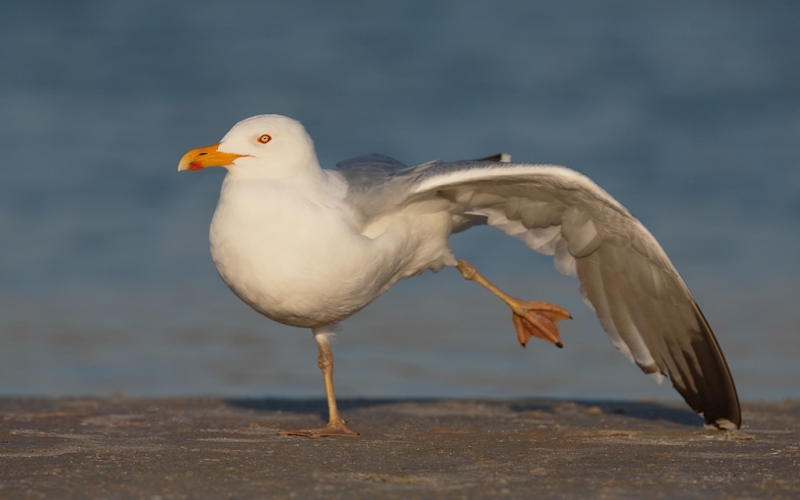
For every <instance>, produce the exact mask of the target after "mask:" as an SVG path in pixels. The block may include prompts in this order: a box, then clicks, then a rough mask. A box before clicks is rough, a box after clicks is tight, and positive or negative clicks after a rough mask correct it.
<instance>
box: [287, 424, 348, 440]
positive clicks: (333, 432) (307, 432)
mask: <svg viewBox="0 0 800 500" xmlns="http://www.w3.org/2000/svg"><path fill="white" fill-rule="evenodd" d="M278 434H279V435H281V436H300V437H307V438H311V439H316V438H321V437H358V433H357V432H355V431H351V430H350V429H348V428H347V425H345V424H344V423H342V424H336V425H331V424H328V425H326V426H325V427H320V428H319V429H298V430H296V431H280V432H279V433H278Z"/></svg>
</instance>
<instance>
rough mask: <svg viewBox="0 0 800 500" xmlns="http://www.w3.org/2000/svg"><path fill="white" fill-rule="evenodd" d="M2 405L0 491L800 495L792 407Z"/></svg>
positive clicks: (178, 495)
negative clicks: (339, 416)
mask: <svg viewBox="0 0 800 500" xmlns="http://www.w3.org/2000/svg"><path fill="white" fill-rule="evenodd" d="M341 406H342V409H343V410H344V411H343V414H344V416H345V418H346V419H348V421H349V422H350V425H351V427H352V428H353V429H354V430H357V431H360V432H361V436H360V437H358V438H323V439H308V438H298V437H285V436H280V435H278V431H279V430H280V429H290V428H298V427H309V426H317V425H320V424H322V423H323V419H322V417H323V415H324V414H325V406H324V401H323V400H321V399H320V400H314V401H296V400H276V399H266V400H255V399H254V400H227V401H226V400H220V399H211V398H208V399H156V400H144V399H127V398H123V397H119V398H104V399H9V398H6V399H0V498H3V499H14V498H24V499H29V498H31V499H35V498H53V499H70V498H143V499H164V500H166V499H173V498H174V499H182V498H187V499H201V498H213V499H223V498H241V499H247V498H645V497H650V498H800V467H799V466H798V463H799V462H800V448H799V447H800V443H799V442H798V435H799V434H800V401H785V402H783V403H771V404H746V405H744V419H745V424H746V427H745V428H744V429H743V430H742V431H738V432H730V433H728V432H721V431H716V430H709V429H705V428H703V426H702V422H701V420H700V418H698V417H697V416H696V415H694V414H693V413H692V412H690V411H689V410H686V409H684V407H683V406H681V405H677V404H676V405H665V404H659V403H656V402H651V403H632V402H626V403H620V402H609V401H600V402H590V401H578V402H575V401H564V400H535V399H533V400H509V401H452V400H420V401H414V400H349V401H348V400H345V401H342V402H341Z"/></svg>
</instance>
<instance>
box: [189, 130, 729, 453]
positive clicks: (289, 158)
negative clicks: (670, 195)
mask: <svg viewBox="0 0 800 500" xmlns="http://www.w3.org/2000/svg"><path fill="white" fill-rule="evenodd" d="M212 166H218V167H224V168H226V169H227V174H226V175H225V179H224V181H223V184H222V189H221V192H220V197H219V202H218V204H217V208H216V211H215V212H214V216H213V219H212V221H211V228H210V238H209V239H210V243H211V256H212V259H213V262H214V265H215V266H216V268H217V271H218V272H219V275H220V276H221V277H222V279H223V281H225V283H226V284H227V285H228V287H229V288H230V289H231V290H232V291H233V293H234V294H236V295H237V296H238V297H239V298H240V299H241V300H243V301H244V302H245V303H247V304H248V305H249V306H250V307H252V308H253V309H255V310H256V311H258V312H259V313H261V314H263V315H264V316H266V317H268V318H270V319H272V320H274V321H277V322H279V323H283V324H286V325H291V326H296V327H302V328H310V329H311V331H312V333H313V335H314V337H315V339H316V342H317V347H318V351H319V356H318V364H319V367H320V369H321V370H322V374H323V378H324V381H325V391H326V394H327V401H328V411H329V418H328V423H327V425H326V426H325V427H322V428H318V429H301V430H297V431H285V432H284V434H287V435H298V436H307V437H314V438H316V437H323V436H357V435H358V433H356V432H354V431H352V430H350V429H349V428H348V426H347V424H346V422H345V421H344V419H342V417H341V415H340V414H339V411H338V409H337V406H336V396H335V394H334V389H333V354H332V352H331V348H330V342H331V338H332V336H333V335H334V332H335V331H337V329H336V325H337V324H338V323H339V322H340V321H342V320H344V319H345V318H348V317H350V316H351V315H353V314H355V313H356V312H358V311H360V310H361V309H363V308H364V307H366V306H367V305H368V304H369V303H370V302H372V301H373V300H375V298H377V297H378V296H380V295H381V294H382V293H384V292H386V291H387V290H388V289H389V288H390V287H391V286H392V285H394V284H395V283H397V282H398V281H399V280H401V279H404V278H408V277H410V276H414V275H417V274H420V273H423V272H425V271H427V270H431V271H434V272H437V271H439V270H441V269H442V268H444V267H455V268H456V269H458V271H459V272H460V273H461V274H462V276H463V277H464V278H465V279H467V280H472V281H475V282H477V283H479V284H480V285H482V286H484V287H485V288H487V289H488V290H489V291H491V292H492V293H493V294H495V295H496V296H498V297H499V298H500V299H501V300H502V301H503V302H505V303H506V304H508V306H509V307H510V308H511V311H512V321H513V325H514V327H515V329H516V332H517V339H518V340H519V342H520V344H521V345H522V346H523V347H524V346H525V345H526V344H527V342H528V340H529V339H530V338H532V337H536V338H540V339H543V340H546V341H549V342H551V343H553V344H555V345H556V346H558V347H563V344H562V342H561V337H560V334H559V329H558V327H557V325H556V324H555V323H556V322H558V321H561V320H564V319H567V318H569V317H570V314H569V312H568V311H566V310H565V309H563V308H561V307H559V306H556V305H554V304H549V303H546V302H539V301H524V300H521V299H518V298H515V297H511V296H509V295H507V294H506V293H504V292H503V291H502V290H500V289H499V288H498V287H497V286H495V285H494V284H492V283H491V282H489V281H488V280H487V279H486V278H484V277H483V276H482V275H481V274H480V273H479V272H478V271H477V270H476V269H475V268H474V267H473V266H472V265H470V264H469V263H468V262H466V261H464V260H461V259H457V258H456V257H455V256H454V254H453V251H452V250H451V249H450V248H449V246H448V238H449V237H450V235H451V234H454V233H458V232H460V231H464V230H467V229H469V228H471V227H473V226H478V225H489V226H494V227H496V228H498V229H500V230H502V231H503V232H505V233H506V234H508V235H509V236H513V237H515V238H519V239H520V240H522V241H523V242H525V244H526V245H527V246H528V247H530V248H531V249H532V250H535V251H537V252H540V253H543V254H545V255H552V256H554V263H555V267H556V269H557V270H558V271H559V272H561V273H563V274H566V275H571V276H577V277H578V279H579V280H580V292H581V294H582V296H583V298H584V300H585V302H586V303H587V304H588V305H589V307H590V308H592V309H593V310H594V311H595V312H596V314H597V317H598V318H599V320H600V323H601V324H602V326H603V328H604V330H605V331H606V333H607V334H608V336H609V338H610V340H611V342H612V343H613V344H614V346H616V347H617V349H619V350H620V351H622V353H623V354H624V355H625V356H627V357H628V358H629V359H630V360H631V361H632V362H634V363H636V364H637V365H638V366H639V368H641V370H642V371H643V372H644V373H647V374H651V375H653V376H654V377H656V378H657V379H658V381H659V382H661V380H662V378H663V377H667V378H668V379H669V380H670V381H671V382H672V385H673V387H674V388H675V389H676V390H677V391H678V393H680V394H681V396H683V398H684V399H685V400H686V402H687V404H688V405H689V406H690V407H691V408H692V409H694V410H695V411H696V412H698V413H700V414H701V415H702V416H703V417H704V418H705V421H706V423H707V424H708V425H709V426H714V427H717V428H720V429H729V430H730V429H737V428H739V426H740V425H741V411H740V406H739V398H738V395H737V393H736V387H735V385H734V382H733V378H732V376H731V373H730V370H729V369H728V366H727V363H726V361H725V357H724V355H723V354H722V350H721V349H720V347H719V344H718V343H717V340H716V338H715V337H714V333H713V332H712V330H711V327H710V326H709V324H708V322H707V321H706V319H705V317H704V316H703V313H702V312H701V311H700V308H699V307H698V306H697V303H696V302H695V300H694V298H693V297H692V294H691V292H690V291H689V289H688V288H687V287H686V284H685V283H684V282H683V280H682V279H681V277H680V275H679V274H678V272H677V270H676V269H675V267H674V266H673V265H672V263H671V262H670V260H669V258H668V257H667V255H666V253H664V250H663V249H662V248H661V246H660V245H659V244H658V242H657V241H656V240H655V238H654V237H653V236H652V235H651V234H650V232H649V231H648V230H647V229H645V227H644V226H643V225H642V224H641V223H640V222H639V221H638V220H637V219H636V218H635V217H633V216H632V215H631V213H630V212H629V211H628V210H627V209H626V208H625V207H623V206H622V205H621V204H620V203H619V202H618V201H617V200H615V199H614V198H612V197H611V195H609V194H608V193H607V192H606V191H604V190H603V189H602V188H600V187H599V186H598V185H597V184H595V183H594V182H592V181H591V180H590V179H589V178H587V177H586V176H584V175H582V174H580V173H578V172H576V171H575V170H571V169H569V168H566V167H561V166H556V165H541V164H530V163H511V162H510V157H508V155H505V154H502V155H496V156H492V157H486V158H481V159H477V160H468V161H455V162H447V161H440V160H435V161H430V162H427V163H423V164H421V165H417V166H412V167H409V166H407V165H405V164H403V163H401V162H400V161H398V160H396V159H394V158H391V157H389V156H385V155H379V154H370V155H365V156H360V157H357V158H352V159H349V160H345V161H342V162H340V163H338V164H337V165H336V166H337V169H336V170H333V169H322V168H321V167H320V164H319V161H318V160H317V155H316V153H315V150H314V143H313V141H312V140H311V137H310V136H309V135H308V133H307V132H306V130H305V128H304V127H303V125H302V124H300V122H298V121H296V120H293V119H291V118H288V117H285V116H280V115H259V116H254V117H251V118H247V119H245V120H243V121H241V122H239V123H237V124H236V125H234V127H233V128H232V129H231V130H230V131H229V132H228V133H227V134H226V135H225V136H224V137H223V138H222V140H221V141H220V142H219V143H218V144H214V145H212V146H207V147H202V148H198V149H194V150H192V151H189V152H188V153H186V154H185V155H184V156H183V158H181V160H180V163H179V166H178V171H182V170H200V169H203V168H206V167H212Z"/></svg>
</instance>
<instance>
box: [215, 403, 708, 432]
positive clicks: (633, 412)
mask: <svg viewBox="0 0 800 500" xmlns="http://www.w3.org/2000/svg"><path fill="white" fill-rule="evenodd" d="M446 401H456V402H458V401H462V402H469V401H470V400H450V399H437V398H370V399H345V398H343V399H338V400H337V402H338V406H339V409H340V410H341V411H343V412H346V411H351V410H360V409H367V408H372V407H376V406H391V405H400V404H408V403H416V404H438V403H442V402H446ZM225 403H226V404H228V405H231V406H234V407H237V408H246V409H250V410H259V411H265V412H275V411H280V412H285V413H295V414H302V415H315V416H319V417H320V418H321V419H323V420H327V418H328V406H327V402H326V400H324V399H321V398H315V399H290V398H263V399H258V398H234V399H226V400H225ZM496 404H498V405H500V404H502V405H507V406H508V408H509V409H510V410H511V411H512V412H514V413H524V412H535V411H541V412H547V413H553V414H556V413H559V411H560V409H561V408H562V407H563V406H564V405H565V404H567V405H575V406H576V407H578V408H582V409H583V410H585V411H588V410H589V409H591V408H599V409H600V410H602V412H603V413H606V414H618V415H626V416H628V417H631V418H635V419H641V420H648V421H664V422H671V423H674V424H678V425H684V426H690V427H703V425H704V421H703V418H702V417H700V416H699V415H697V414H696V413H694V412H693V411H691V410H689V409H682V408H674V407H672V406H667V405H665V404H660V403H645V402H634V401H608V400H572V399H547V400H511V401H503V402H500V401H498V402H497V403H496Z"/></svg>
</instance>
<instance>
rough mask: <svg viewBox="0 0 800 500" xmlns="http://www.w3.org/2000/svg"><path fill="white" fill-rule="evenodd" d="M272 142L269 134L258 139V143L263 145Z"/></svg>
mask: <svg viewBox="0 0 800 500" xmlns="http://www.w3.org/2000/svg"><path fill="white" fill-rule="evenodd" d="M271 140H272V136H270V135H269V134H262V135H261V137H259V138H258V142H260V143H261V144H266V143H268V142H269V141H271Z"/></svg>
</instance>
